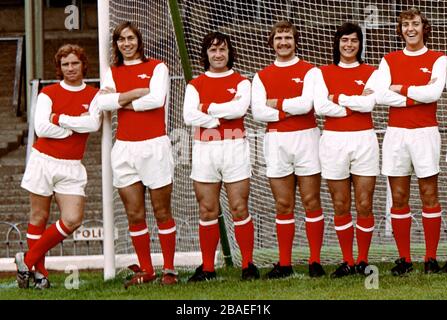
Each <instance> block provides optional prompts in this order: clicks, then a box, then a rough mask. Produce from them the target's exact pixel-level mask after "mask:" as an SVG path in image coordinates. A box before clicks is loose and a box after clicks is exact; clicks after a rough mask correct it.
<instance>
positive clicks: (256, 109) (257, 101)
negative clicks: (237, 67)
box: [251, 73, 279, 122]
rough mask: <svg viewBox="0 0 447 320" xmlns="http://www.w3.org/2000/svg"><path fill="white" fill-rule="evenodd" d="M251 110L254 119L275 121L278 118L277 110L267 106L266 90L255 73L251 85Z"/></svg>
mask: <svg viewBox="0 0 447 320" xmlns="http://www.w3.org/2000/svg"><path fill="white" fill-rule="evenodd" d="M251 112H252V114H253V119H254V120H256V121H263V122H276V121H278V120H279V110H278V109H275V108H271V107H269V106H267V92H266V90H265V87H264V84H263V83H262V81H261V79H260V78H259V75H258V74H257V73H256V75H255V76H254V78H253V83H252V85H251Z"/></svg>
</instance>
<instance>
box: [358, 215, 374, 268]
mask: <svg viewBox="0 0 447 320" xmlns="http://www.w3.org/2000/svg"><path fill="white" fill-rule="evenodd" d="M373 232H374V216H373V215H371V216H369V217H359V216H357V227H356V238H357V248H358V256H357V263H360V261H364V262H366V263H368V252H369V247H370V245H371V239H372V236H373Z"/></svg>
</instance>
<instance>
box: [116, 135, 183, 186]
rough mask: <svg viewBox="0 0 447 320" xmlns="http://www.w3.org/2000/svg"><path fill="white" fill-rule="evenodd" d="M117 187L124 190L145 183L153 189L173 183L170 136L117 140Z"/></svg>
mask: <svg viewBox="0 0 447 320" xmlns="http://www.w3.org/2000/svg"><path fill="white" fill-rule="evenodd" d="M111 157H112V159H111V161H112V171H113V185H114V186H115V187H116V188H124V187H127V186H130V185H132V184H134V183H136V182H138V181H141V182H142V183H143V184H144V185H145V186H147V187H148V188H150V189H158V188H161V187H164V186H166V185H168V184H170V183H172V180H173V176H174V158H173V156H172V146H171V141H170V140H169V137H168V136H167V135H165V136H161V137H157V138H153V139H149V140H144V141H121V140H116V141H115V144H114V145H113V148H112V156H111Z"/></svg>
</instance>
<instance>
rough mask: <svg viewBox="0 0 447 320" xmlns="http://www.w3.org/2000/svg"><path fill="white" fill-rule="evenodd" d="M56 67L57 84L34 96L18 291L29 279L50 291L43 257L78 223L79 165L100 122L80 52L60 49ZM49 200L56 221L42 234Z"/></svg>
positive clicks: (82, 182)
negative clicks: (33, 139)
mask: <svg viewBox="0 0 447 320" xmlns="http://www.w3.org/2000/svg"><path fill="white" fill-rule="evenodd" d="M55 64H56V71H57V76H58V78H59V79H62V80H61V81H60V82H59V83H57V84H53V85H50V86H47V87H45V88H43V89H42V91H41V92H40V93H39V96H38V97H37V104H36V110H35V113H34V114H35V117H34V123H35V131H36V135H37V137H38V138H37V140H36V142H35V143H34V145H33V148H32V151H31V154H30V157H29V160H28V163H27V165H26V170H25V173H24V175H23V179H22V184H21V186H22V188H24V189H26V190H28V191H29V192H30V202H31V213H30V222H29V224H28V231H27V234H26V237H27V242H28V249H29V250H28V252H26V253H25V254H24V253H23V252H19V253H17V254H16V257H15V263H16V265H17V282H18V285H19V288H28V287H29V280H30V278H33V279H34V283H35V288H38V289H46V288H49V287H50V282H49V280H48V271H47V270H46V268H45V254H46V253H47V252H48V251H49V250H50V249H51V248H53V247H54V246H56V245H57V244H58V243H60V242H61V241H63V240H64V239H65V238H66V237H68V236H69V235H70V234H71V233H73V232H74V231H75V230H76V229H77V228H78V227H79V226H80V225H81V223H82V219H83V216H84V204H85V186H86V184H87V172H86V170H85V167H84V166H83V164H82V163H81V160H82V158H83V156H84V152H85V146H86V143H87V138H88V133H89V132H93V131H97V130H98V129H99V127H100V125H101V119H102V113H101V111H100V110H99V109H98V107H97V105H96V103H95V100H96V98H95V99H94V97H95V95H96V93H97V91H98V90H97V89H96V88H93V87H91V86H88V85H86V84H85V83H84V81H83V78H84V77H85V75H86V73H87V69H88V62H87V56H86V55H85V52H84V49H82V48H81V47H79V46H77V45H72V44H66V45H64V46H62V47H60V48H59V50H58V51H57V53H56V55H55ZM92 100H93V101H92ZM53 196H54V199H55V201H56V203H57V205H58V207H59V210H60V219H59V220H57V221H56V223H54V224H52V225H51V226H50V227H48V228H47V229H45V228H46V225H47V222H48V218H49V215H50V207H51V201H52V199H53ZM33 268H34V272H33V271H32V270H33Z"/></svg>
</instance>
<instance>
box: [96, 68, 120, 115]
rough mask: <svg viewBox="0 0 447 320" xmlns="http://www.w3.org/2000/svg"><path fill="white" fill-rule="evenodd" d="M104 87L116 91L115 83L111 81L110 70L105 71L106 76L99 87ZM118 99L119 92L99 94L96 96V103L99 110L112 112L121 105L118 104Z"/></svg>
mask: <svg viewBox="0 0 447 320" xmlns="http://www.w3.org/2000/svg"><path fill="white" fill-rule="evenodd" d="M106 87H109V88H112V89H115V90H116V85H115V81H113V75H112V69H110V68H109V70H107V72H106V75H105V76H104V81H103V83H102V86H101V88H102V89H104V88H106ZM119 97H120V94H119V92H117V93H107V94H100V95H99V96H98V101H97V102H98V107H99V109H100V110H103V111H112V110H117V109H119V108H121V105H120V104H119V103H118V100H119Z"/></svg>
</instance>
